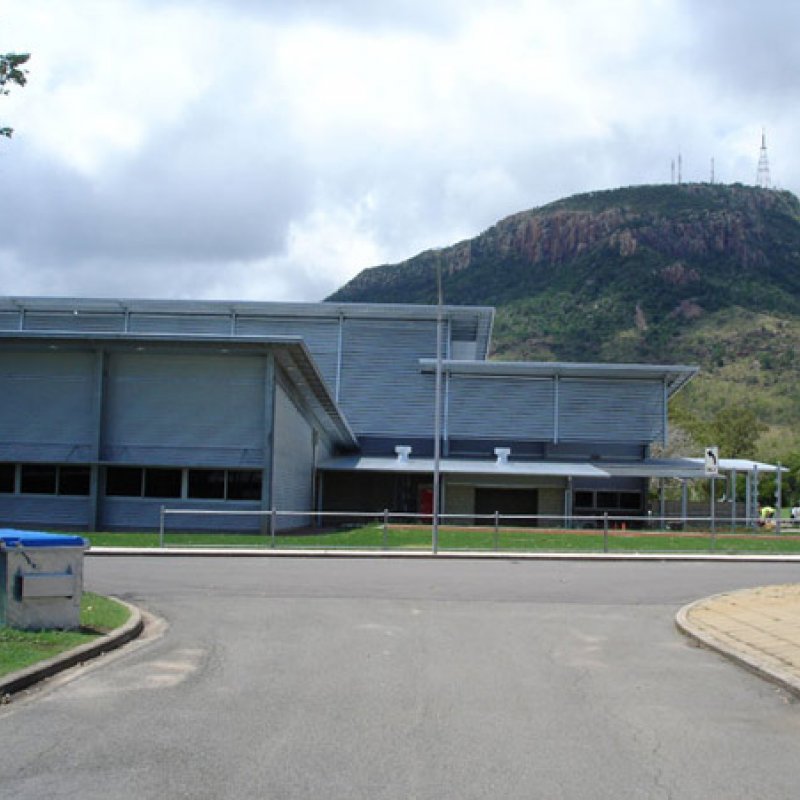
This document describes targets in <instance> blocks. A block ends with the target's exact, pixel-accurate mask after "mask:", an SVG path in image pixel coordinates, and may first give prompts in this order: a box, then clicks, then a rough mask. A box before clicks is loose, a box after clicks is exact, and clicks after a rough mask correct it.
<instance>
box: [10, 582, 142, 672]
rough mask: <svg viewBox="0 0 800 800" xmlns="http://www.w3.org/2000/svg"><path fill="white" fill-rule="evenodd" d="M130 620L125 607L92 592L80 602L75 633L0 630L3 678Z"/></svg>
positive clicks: (84, 595) (87, 593) (85, 593)
mask: <svg viewBox="0 0 800 800" xmlns="http://www.w3.org/2000/svg"><path fill="white" fill-rule="evenodd" d="M129 616H130V612H129V611H128V609H127V608H125V606H123V605H120V604H119V603H117V602H115V601H114V600H110V599H109V598H107V597H102V596H101V595H98V594H92V593H91V592H84V594H83V597H82V598H81V627H80V628H79V629H78V630H76V631H55V630H44V631H18V630H16V629H14V628H7V627H2V628H0V675H7V674H8V673H10V672H16V671H17V670H18V669H23V668H24V667H29V666H30V665H31V664H35V663H36V662H38V661H44V660H45V659H48V658H52V657H53V656H55V655H58V653H63V652H64V651H65V650H71V649H72V648H73V647H77V646H78V645H81V644H85V643H86V642H90V641H91V640H92V639H96V638H97V637H98V636H100V635H102V634H104V633H108V632H109V631H112V630H114V628H118V627H119V626H120V625H122V624H123V623H124V622H125V621H126V620H127V619H128V617H129Z"/></svg>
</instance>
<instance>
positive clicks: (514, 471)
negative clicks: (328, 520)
mask: <svg viewBox="0 0 800 800" xmlns="http://www.w3.org/2000/svg"><path fill="white" fill-rule="evenodd" d="M319 468H320V469H321V470H328V471H332V472H394V473H425V474H430V473H433V471H434V460H433V459H432V458H409V459H407V460H400V459H399V458H391V457H386V458H381V457H375V456H359V455H353V456H339V457H336V458H331V459H328V460H327V461H324V462H322V463H321V464H320V465H319ZM440 470H441V472H442V474H444V475H476V476H481V477H487V476H491V475H495V476H503V477H513V476H518V477H536V476H549V477H564V478H567V477H581V478H608V477H609V474H608V472H606V471H605V470H604V469H603V468H602V467H597V466H595V465H593V464H587V463H574V462H573V463H568V462H553V461H551V462H543V461H508V462H504V463H500V462H498V461H488V460H477V459H455V458H445V459H442V460H441V464H440Z"/></svg>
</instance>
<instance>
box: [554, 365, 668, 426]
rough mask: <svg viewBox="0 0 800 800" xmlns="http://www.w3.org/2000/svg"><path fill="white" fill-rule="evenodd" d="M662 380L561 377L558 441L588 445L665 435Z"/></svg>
mask: <svg viewBox="0 0 800 800" xmlns="http://www.w3.org/2000/svg"><path fill="white" fill-rule="evenodd" d="M663 411H664V386H663V383H661V382H660V381H646V380H627V381H625V380H601V379H594V378H591V379H590V378H587V379H580V378H576V379H572V378H562V379H561V380H560V382H559V427H560V434H559V438H560V439H561V440H563V441H586V442H652V441H656V440H658V439H660V438H661V437H662V436H663V427H664V413H663Z"/></svg>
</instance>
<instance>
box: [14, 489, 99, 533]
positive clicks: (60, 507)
mask: <svg viewBox="0 0 800 800" xmlns="http://www.w3.org/2000/svg"><path fill="white" fill-rule="evenodd" d="M89 513H90V508H89V498H88V497H54V496H51V495H38V494H37V495H32V494H29V495H19V494H16V495H13V494H0V519H2V520H3V521H4V522H9V521H13V524H14V525H24V526H25V527H33V526H36V527H39V528H43V529H45V530H49V529H51V528H53V527H54V526H58V527H63V528H86V526H87V524H88V522H89Z"/></svg>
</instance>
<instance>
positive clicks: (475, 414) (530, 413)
mask: <svg viewBox="0 0 800 800" xmlns="http://www.w3.org/2000/svg"><path fill="white" fill-rule="evenodd" d="M447 433H448V436H449V437H453V438H463V439H482V438H484V439H519V440H527V441H549V440H552V438H553V381H551V380H525V379H520V378H511V377H502V378H490V377H480V376H466V375H454V376H453V377H451V378H450V400H449V409H448V415H447Z"/></svg>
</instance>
